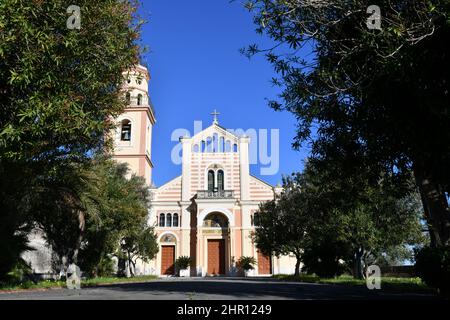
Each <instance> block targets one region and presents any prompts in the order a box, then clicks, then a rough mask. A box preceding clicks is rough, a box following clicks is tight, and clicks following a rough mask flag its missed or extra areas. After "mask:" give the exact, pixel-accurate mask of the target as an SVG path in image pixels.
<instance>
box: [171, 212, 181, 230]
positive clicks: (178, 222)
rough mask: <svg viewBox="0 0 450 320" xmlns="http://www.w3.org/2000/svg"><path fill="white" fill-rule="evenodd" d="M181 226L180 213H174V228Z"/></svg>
mask: <svg viewBox="0 0 450 320" xmlns="http://www.w3.org/2000/svg"><path fill="white" fill-rule="evenodd" d="M179 226H180V219H179V215H178V213H176V212H175V213H174V214H173V216H172V227H179Z"/></svg>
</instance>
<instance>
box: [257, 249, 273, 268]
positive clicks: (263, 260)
mask: <svg viewBox="0 0 450 320" xmlns="http://www.w3.org/2000/svg"><path fill="white" fill-rule="evenodd" d="M271 260H272V259H270V256H265V255H263V254H262V253H261V252H259V251H258V274H271V273H272V261H271Z"/></svg>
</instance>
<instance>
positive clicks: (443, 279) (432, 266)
mask: <svg viewBox="0 0 450 320" xmlns="http://www.w3.org/2000/svg"><path fill="white" fill-rule="evenodd" d="M415 268H416V272H417V275H418V276H419V277H420V278H422V280H423V281H424V282H425V283H426V284H427V285H429V286H431V287H434V288H438V289H439V290H440V292H441V293H442V294H445V295H448V294H450V248H448V247H440V248H431V247H425V248H422V249H421V250H418V251H417V252H416V265H415Z"/></svg>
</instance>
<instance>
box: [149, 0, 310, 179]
mask: <svg viewBox="0 0 450 320" xmlns="http://www.w3.org/2000/svg"><path fill="white" fill-rule="evenodd" d="M141 15H142V16H143V17H144V18H145V19H147V20H148V22H147V24H146V25H145V26H144V27H143V34H142V37H143V39H142V43H143V44H144V45H147V46H148V47H149V49H150V50H149V52H148V53H146V54H145V57H144V61H143V62H144V63H145V64H147V65H148V67H149V69H150V73H151V76H152V79H151V81H150V86H149V91H150V97H151V99H152V101H153V104H154V107H155V111H156V121H157V122H156V125H155V127H154V129H153V148H152V149H153V151H152V152H153V159H152V160H153V163H154V166H155V167H154V170H153V180H154V182H155V184H156V185H157V186H159V185H161V184H163V183H165V182H166V181H168V180H170V179H172V178H174V177H175V176H177V175H179V174H181V166H180V165H176V164H174V163H173V162H172V161H171V151H172V149H173V148H174V146H175V145H176V144H177V142H175V141H172V140H171V136H172V132H173V131H174V130H176V129H178V128H185V129H187V130H189V131H190V132H191V133H193V131H194V121H203V128H206V127H207V126H209V125H210V124H211V122H212V116H211V115H210V113H211V112H212V111H213V109H215V108H216V109H217V110H218V111H219V112H220V113H221V114H220V116H219V123H220V125H222V126H224V127H225V128H231V129H237V128H242V129H244V130H247V129H249V128H255V129H256V130H259V129H267V130H268V132H270V130H271V129H279V135H280V139H279V141H280V145H279V150H280V151H279V163H280V165H279V169H278V171H277V173H276V174H273V175H261V171H260V167H261V165H251V167H250V171H251V173H252V174H254V175H256V176H257V177H259V178H261V179H263V180H265V181H267V182H269V183H271V184H273V185H275V184H276V183H277V182H279V181H281V175H282V174H288V173H290V172H292V171H298V170H300V169H301V168H302V159H304V158H305V156H306V151H301V152H298V151H294V150H292V147H291V143H292V141H293V137H294V136H295V124H296V122H295V119H294V117H293V115H292V114H290V113H287V112H275V111H273V110H272V109H270V108H269V107H268V106H267V103H266V98H274V97H275V96H276V94H277V90H278V89H277V88H274V87H272V85H271V83H270V79H271V78H272V77H273V76H274V71H273V69H272V67H271V65H269V63H268V62H267V61H266V60H265V59H264V57H263V56H258V57H255V58H253V59H251V60H248V59H247V58H246V57H244V56H242V55H241V54H240V53H239V49H240V48H242V47H244V46H246V45H249V44H252V43H258V44H260V45H262V46H264V45H269V44H270V42H269V40H268V39H266V38H264V37H262V36H260V35H258V34H256V32H255V31H254V29H255V25H254V24H253V22H252V17H251V15H250V13H249V12H248V11H246V10H245V9H244V8H243V7H242V5H241V4H240V3H239V2H238V1H237V2H232V3H230V2H229V0H196V1H185V0H174V1H165V0H153V1H152V0H150V1H149V0H145V1H144V3H143V4H142V7H141ZM269 141H270V140H269ZM270 150H271V149H270V145H269V154H270Z"/></svg>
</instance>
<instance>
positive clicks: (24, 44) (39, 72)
mask: <svg viewBox="0 0 450 320" xmlns="http://www.w3.org/2000/svg"><path fill="white" fill-rule="evenodd" d="M71 4H72V3H71V2H70V1H64V0H56V1H35V2H33V3H32V4H30V2H29V1H23V0H4V1H1V3H0V174H1V177H2V178H1V183H0V187H1V190H0V206H1V207H2V210H1V214H0V226H2V227H1V228H2V230H1V231H2V232H1V233H0V234H1V235H0V237H1V239H0V243H2V245H3V244H7V243H8V244H10V247H9V248H10V249H11V250H14V253H13V254H10V253H7V250H0V260H1V261H2V263H1V264H2V268H1V270H0V278H1V277H2V276H3V275H4V274H5V270H6V269H7V268H9V267H10V266H11V265H13V264H14V263H15V261H16V260H17V258H18V257H19V256H20V252H21V250H23V249H24V248H25V245H26V240H25V238H24V234H26V230H29V229H30V228H31V227H32V221H31V216H32V213H33V212H34V211H36V209H38V208H32V207H30V203H40V201H34V200H33V197H34V195H35V190H39V189H40V188H42V184H43V183H44V184H45V181H49V180H50V179H52V177H54V175H55V171H57V172H59V173H58V174H59V175H63V174H61V173H60V172H61V171H63V170H66V169H65V168H67V170H71V169H70V167H71V163H73V162H76V163H83V162H86V161H89V158H90V155H91V154H93V153H98V152H100V151H103V149H104V148H106V147H107V146H108V144H107V142H106V141H105V140H104V132H107V130H109V129H110V128H112V126H113V123H112V122H111V121H108V120H106V121H105V119H111V118H112V117H113V116H115V115H117V114H119V113H120V112H121V111H122V109H123V107H124V105H125V102H124V101H123V99H122V98H121V94H120V90H121V89H120V88H121V85H122V82H123V75H122V72H123V71H125V70H127V69H129V68H131V67H132V66H134V65H135V64H136V63H137V62H138V58H139V51H140V49H139V47H138V45H137V43H136V41H137V40H138V39H139V37H140V25H141V22H140V21H139V20H138V17H137V15H136V12H135V11H136V6H137V3H136V2H135V1H134V0H132V1H96V2H92V1H78V5H79V6H80V9H81V29H69V28H68V27H67V25H66V22H67V20H68V19H69V16H70V14H67V8H68V7H69V5H71ZM66 200H67V199H66ZM55 205H56V204H55ZM40 211H42V210H40ZM83 219H84V218H83V217H82V216H81V215H80V216H79V221H78V224H79V225H80V226H82V225H83ZM49 220H50V218H49ZM78 233H79V232H78ZM3 266H5V268H3Z"/></svg>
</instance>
